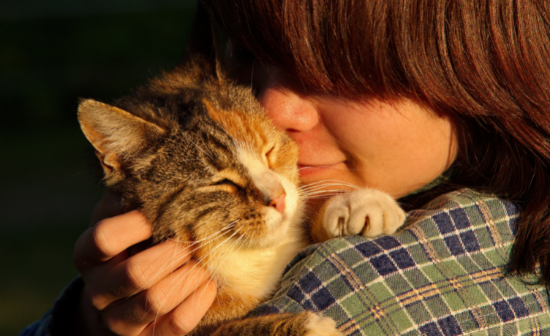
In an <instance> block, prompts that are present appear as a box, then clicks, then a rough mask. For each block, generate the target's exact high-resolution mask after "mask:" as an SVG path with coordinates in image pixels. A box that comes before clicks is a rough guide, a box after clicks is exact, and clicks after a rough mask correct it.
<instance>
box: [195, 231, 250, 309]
mask: <svg viewBox="0 0 550 336" xmlns="http://www.w3.org/2000/svg"><path fill="white" fill-rule="evenodd" d="M243 238H244V236H239V237H238V238H237V239H236V240H235V241H234V242H233V243H232V244H231V245H230V246H229V247H228V248H227V252H228V253H226V256H225V258H224V259H223V260H221V261H220V262H219V263H218V267H217V268H216V269H215V270H213V271H212V274H216V273H217V272H218V270H219V269H220V267H221V266H222V265H224V264H225V261H226V260H227V258H229V256H230V255H231V253H230V252H231V251H232V250H234V249H236V247H237V246H238V244H239V243H240V241H241V240H242V239H243ZM203 293H204V292H203ZM201 298H202V294H201V296H199V301H200V300H201Z"/></svg>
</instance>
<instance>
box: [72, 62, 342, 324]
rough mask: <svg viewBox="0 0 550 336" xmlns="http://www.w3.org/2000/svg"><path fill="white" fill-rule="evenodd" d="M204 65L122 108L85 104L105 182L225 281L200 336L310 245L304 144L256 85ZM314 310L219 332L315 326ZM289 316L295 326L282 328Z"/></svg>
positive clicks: (244, 307) (84, 118)
mask: <svg viewBox="0 0 550 336" xmlns="http://www.w3.org/2000/svg"><path fill="white" fill-rule="evenodd" d="M205 69H206V70H208V69H210V65H209V64H206V62H204V61H202V60H201V59H195V60H193V61H190V62H188V63H187V65H185V66H182V67H180V68H178V69H176V70H175V71H173V72H170V73H168V74H165V75H163V76H162V77H160V78H158V79H155V80H153V81H152V82H151V83H150V84H149V86H147V87H144V88H141V89H139V90H137V91H136V92H135V94H133V95H131V96H127V97H124V98H122V99H120V100H118V101H117V102H115V103H114V106H110V105H107V104H103V103H100V102H97V101H93V100H83V101H82V102H81V104H80V106H79V121H80V123H81V127H82V130H83V132H84V134H85V136H86V137H87V138H88V140H89V141H90V142H91V143H92V145H93V146H94V147H95V149H96V152H97V156H98V158H99V159H100V161H101V163H102V165H103V169H104V173H105V179H104V181H105V184H106V186H107V187H108V188H109V189H111V190H113V191H115V192H117V193H119V194H121V195H122V199H123V203H124V205H126V206H127V207H128V208H140V209H141V210H142V211H143V213H144V214H145V216H146V217H147V218H148V219H149V221H150V222H151V224H152V225H153V231H154V240H155V242H159V241H162V240H165V239H171V238H173V239H177V240H179V241H182V242H193V243H194V244H195V245H194V247H196V250H195V252H194V259H195V260H197V261H198V262H199V263H200V264H202V265H203V266H204V267H206V268H207V269H209V270H210V272H211V273H212V274H213V276H214V277H215V279H216V281H217V283H218V285H219V289H218V297H217V300H215V303H214V305H213V306H212V307H211V308H210V310H209V312H208V313H207V315H206V316H205V318H204V319H203V320H202V322H201V324H200V325H199V326H198V327H197V328H196V329H195V330H194V332H193V335H206V334H209V333H210V332H212V331H214V330H215V329H216V328H217V327H218V326H219V325H221V324H222V323H224V322H227V321H235V320H239V319H240V318H242V317H243V316H245V315H246V314H247V313H248V312H249V311H250V310H251V309H252V308H254V307H255V306H257V305H258V304H259V303H261V302H262V301H265V300H266V299H267V298H269V297H270V295H271V294H272V291H273V289H274V287H275V286H276V284H277V282H278V280H279V279H280V276H281V274H282V272H283V268H284V267H285V265H286V264H287V263H288V261H289V260H290V258H292V257H293V256H294V255H295V254H296V253H297V252H298V250H300V249H301V248H302V247H304V246H305V245H306V244H307V242H308V238H307V237H308V236H307V233H306V229H305V228H304V227H302V224H301V223H302V203H303V202H302V195H301V194H300V189H299V188H298V182H299V181H298V172H297V168H296V161H297V155H298V152H297V146H296V145H295V144H294V142H292V141H291V140H290V138H288V137H287V136H286V135H285V134H284V133H283V132H280V131H278V130H276V129H275V128H274V127H273V125H272V124H271V122H270V121H269V119H268V118H267V117H266V115H265V113H264V112H263V110H262V108H261V106H260V105H259V104H258V102H257V101H256V100H255V99H254V97H253V95H252V93H251V91H250V89H249V88H246V87H241V86H237V85H234V84H232V83H231V82H230V81H229V80H227V79H226V78H224V76H221V75H220V74H209V72H208V71H206V70H205ZM282 199H283V200H284V203H283V202H282V201H281V200H282ZM276 200H279V201H278V202H276ZM308 316H309V315H307V316H306V315H303V314H302V315H299V316H279V317H273V318H268V319H266V318H258V324H257V325H256V324H255V322H254V320H253V321H252V323H251V322H250V321H251V320H246V321H247V322H246V323H244V322H243V323H242V324H241V323H239V322H234V323H233V324H232V327H231V328H228V329H226V330H225V329H224V330H225V331H222V330H220V331H219V332H220V334H222V335H248V334H250V335H252V334H254V335H261V334H256V333H255V332H256V331H258V330H265V332H266V333H265V334H266V335H268V334H269V335H271V334H272V331H273V330H275V329H280V330H287V331H288V330H289V328H290V329H292V330H293V331H292V332H287V331H284V332H283V331H281V333H280V334H281V335H305V334H312V332H311V330H310V329H311V327H308V323H310V322H308V321H310V320H311V319H310V318H309V317H308ZM311 316H314V315H311ZM316 318H317V317H316ZM284 320H286V321H288V322H285V323H286V324H285V323H283V322H281V321H284ZM266 323H267V325H271V327H269V326H266ZM281 323H283V324H284V325H286V327H284V328H278V327H277V325H281ZM324 323H325V324H326V322H324ZM329 324H330V323H329ZM254 325H256V326H254ZM250 326H253V327H250ZM292 326H294V327H292ZM258 328H259V329H258ZM308 328H309V329H308ZM323 329H326V328H325V327H323ZM325 333H326V330H323V334H325ZM313 334H316V333H315V332H313ZM326 335H337V333H336V332H334V333H330V332H329V333H326Z"/></svg>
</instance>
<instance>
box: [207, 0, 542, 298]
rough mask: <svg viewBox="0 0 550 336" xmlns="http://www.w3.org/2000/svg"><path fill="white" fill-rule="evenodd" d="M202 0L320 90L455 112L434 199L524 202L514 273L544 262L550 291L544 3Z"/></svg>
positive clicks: (232, 30)
mask: <svg viewBox="0 0 550 336" xmlns="http://www.w3.org/2000/svg"><path fill="white" fill-rule="evenodd" d="M203 2H204V3H205V4H206V5H207V6H208V7H209V8H210V10H211V11H212V12H213V13H214V15H215V17H216V18H217V21H218V22H219V23H220V25H221V27H222V29H223V30H224V31H225V33H226V34H227V35H228V36H229V37H230V38H231V40H232V41H234V42H235V43H236V44H237V45H239V46H242V47H243V48H245V49H246V50H248V51H250V52H251V53H252V54H253V55H254V57H255V58H256V59H258V60H259V61H261V62H268V63H271V64H273V65H275V66H277V67H279V68H281V69H283V70H284V71H286V72H288V73H289V74H292V75H293V76H295V77H296V78H297V79H299V80H301V81H302V82H303V83H304V84H305V85H307V86H309V87H311V88H314V89H315V90H317V91H320V92H325V93H331V94H337V95H342V96H347V97H352V98H354V97H365V96H367V97H368V96H369V95H370V96H375V97H379V98H382V99H395V98H399V97H405V98H409V99H414V100H416V101H418V102H420V103H422V104H425V105H426V106H429V107H430V108H432V109H433V110H435V111H439V112H441V113H448V114H450V115H452V116H453V118H454V120H455V121H456V125H457V131H458V135H459V154H458V157H457V159H456V162H455V163H454V165H453V176H452V183H453V185H452V186H450V185H449V184H447V185H445V186H441V187H440V188H438V189H435V190H432V191H431V192H429V193H428V196H429V197H433V196H435V194H436V193H442V192H443V191H446V190H449V189H450V188H454V189H456V188H459V187H469V188H473V189H476V190H480V191H484V192H492V193H495V194H497V195H498V196H500V197H503V198H505V199H509V200H512V201H514V202H516V203H517V204H519V205H520V207H521V208H522V213H521V216H520V219H519V224H518V231H517V233H516V242H515V245H514V250H513V253H512V256H511V260H510V270H511V271H512V272H517V273H519V274H521V275H523V274H527V273H531V272H536V268H537V266H539V265H540V269H541V274H540V279H541V282H542V283H544V284H545V285H546V286H547V287H550V242H549V241H548V240H549V238H550V209H549V206H550V177H549V171H550V5H549V4H548V2H547V1H543V0H515V1H508V0H476V1H457V0H454V1H453V0H378V1H376V0H356V1H334V0H302V1H297V0H262V1H258V0H232V1H227V0H204V1H203ZM425 198H426V194H424V195H423V197H417V198H416V201H417V202H416V205H420V204H419V202H420V201H424V200H425ZM410 201H411V202H413V204H414V202H415V200H414V199H412V200H410Z"/></svg>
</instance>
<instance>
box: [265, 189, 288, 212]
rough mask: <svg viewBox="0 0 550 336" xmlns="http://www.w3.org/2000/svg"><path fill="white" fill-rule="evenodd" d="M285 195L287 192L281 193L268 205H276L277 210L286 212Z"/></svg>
mask: <svg viewBox="0 0 550 336" xmlns="http://www.w3.org/2000/svg"><path fill="white" fill-rule="evenodd" d="M285 197H286V194H285V193H282V194H280V195H279V196H277V197H275V198H274V199H271V200H270V201H269V204H268V206H270V207H274V208H275V210H277V211H279V212H280V213H281V214H282V213H283V212H285Z"/></svg>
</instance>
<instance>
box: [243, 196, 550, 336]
mask: <svg viewBox="0 0 550 336" xmlns="http://www.w3.org/2000/svg"><path fill="white" fill-rule="evenodd" d="M518 215H519V209H518V207H517V206H516V205H514V204H513V203H511V202H506V201H503V200H501V199H498V198H496V197H494V196H491V195H483V194H479V193H476V192H474V191H471V190H460V191H456V192H453V193H450V194H446V195H443V196H442V197H440V198H438V199H436V200H434V201H432V202H431V203H430V204H428V205H427V206H426V207H425V208H424V209H421V210H415V211H412V212H411V213H409V215H408V219H407V222H406V223H405V226H404V227H405V228H404V229H402V230H400V231H399V232H398V233H396V234H394V235H392V236H383V237H380V238H377V239H365V238H362V237H358V236H350V237H344V238H338V239H332V240H330V241H327V242H325V243H322V244H319V245H315V246H311V247H309V248H307V249H306V250H304V251H303V252H302V253H301V254H299V255H298V256H297V257H296V258H295V259H294V260H293V261H292V262H291V264H290V265H289V266H288V267H287V270H286V271H285V274H284V277H283V280H282V283H281V287H280V288H279V290H278V291H277V292H276V294H275V295H274V297H273V298H272V299H271V300H270V301H268V302H266V303H264V304H262V305H261V306H259V307H258V308H257V309H256V310H254V311H253V312H252V315H256V316H257V315H265V314H271V313H278V312H294V313H297V312H300V311H303V310H310V311H316V312H318V313H320V314H322V315H325V316H330V317H332V318H333V319H334V320H335V321H336V325H337V327H338V329H339V330H340V331H341V332H343V333H344V334H345V335H411V336H412V335H464V334H470V333H478V332H480V335H493V334H494V335H503V334H510V335H518V334H531V333H533V332H534V333H536V332H537V331H542V330H545V332H548V331H550V314H549V312H550V308H549V298H548V293H547V291H546V289H545V288H544V287H543V286H539V285H530V283H531V284H533V283H535V282H536V281H535V280H536V279H535V278H531V279H527V278H519V277H517V276H514V275H505V274H506V266H507V264H508V259H509V254H510V251H511V247H512V244H513V240H514V233H515V225H516V221H517V218H518Z"/></svg>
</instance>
